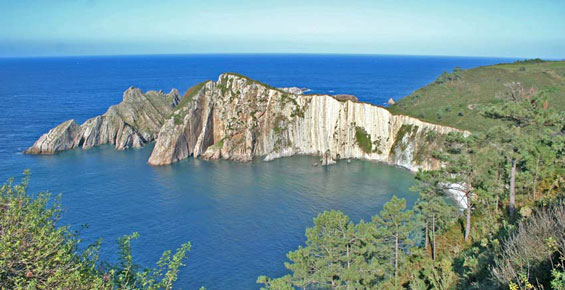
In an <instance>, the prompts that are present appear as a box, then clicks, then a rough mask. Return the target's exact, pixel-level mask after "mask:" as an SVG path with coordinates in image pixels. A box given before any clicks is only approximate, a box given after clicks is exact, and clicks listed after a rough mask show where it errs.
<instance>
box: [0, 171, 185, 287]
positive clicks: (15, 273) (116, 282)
mask: <svg viewBox="0 0 565 290" xmlns="http://www.w3.org/2000/svg"><path fill="white" fill-rule="evenodd" d="M28 183H29V173H28V172H26V173H25V177H24V178H23V180H22V182H21V183H20V184H17V185H14V183H13V179H10V180H8V181H7V182H6V183H5V184H4V185H2V187H1V188H0V289H171V288H172V285H173V282H174V281H176V279H177V275H178V270H179V268H180V267H181V266H183V260H185V258H186V255H187V253H188V251H189V250H190V243H185V244H183V245H182V246H181V247H180V248H179V249H178V250H177V251H176V253H175V254H174V255H172V253H171V251H166V252H165V253H163V256H162V257H161V259H160V260H159V262H158V263H157V266H158V267H157V268H154V269H143V268H142V267H141V266H139V265H136V264H134V263H133V258H132V255H131V247H130V241H131V240H132V239H136V238H137V237H139V234H137V233H134V234H132V235H130V236H124V237H123V238H120V240H119V247H120V259H119V263H117V264H110V263H108V262H100V261H99V260H98V257H99V249H100V245H101V240H98V241H97V242H96V243H94V244H92V245H89V246H88V247H86V249H85V250H79V244H80V238H79V236H78V233H77V232H73V231H71V230H70V229H69V227H68V226H58V225H57V223H58V221H59V220H60V218H61V203H60V197H57V198H56V199H54V200H53V199H52V198H51V195H50V194H49V193H46V192H42V193H39V194H37V195H35V196H32V195H30V194H28Z"/></svg>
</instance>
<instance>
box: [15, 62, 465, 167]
mask: <svg viewBox="0 0 565 290" xmlns="http://www.w3.org/2000/svg"><path fill="white" fill-rule="evenodd" d="M452 131H458V130H457V129H453V128H450V127H445V126H439V125H434V124H430V123H426V122H422V121H420V120H418V119H415V118H411V117H407V116H401V115H392V114H391V113H390V112H389V111H388V110H386V109H384V108H382V107H378V106H375V105H371V104H366V103H360V102H358V101H357V99H356V98H355V97H352V96H346V97H336V96H328V95H304V94H301V93H298V91H297V90H295V89H284V88H283V89H277V88H274V87H271V86H269V85H266V84H263V83H260V82H258V81H255V80H252V79H249V78H247V77H245V76H241V75H238V74H231V73H229V74H222V75H220V77H219V79H218V80H217V81H216V82H214V81H207V82H203V83H200V84H198V85H196V86H194V87H192V88H191V89H189V90H188V91H187V93H186V94H185V95H184V97H183V99H182V100H179V95H178V92H177V91H172V92H171V93H169V94H162V93H158V92H147V93H145V94H143V93H142V92H141V91H139V90H138V89H134V88H130V89H128V90H127V91H126V92H125V93H124V100H123V102H122V103H120V104H119V105H116V106H112V107H110V109H109V110H108V111H107V112H106V113H105V114H104V115H102V116H98V117H95V118H92V119H90V120H87V121H86V122H85V123H84V124H82V125H80V126H78V124H76V122H74V121H73V120H70V121H67V122H65V123H63V124H61V125H59V126H57V127H56V128H54V129H52V130H51V131H49V132H48V133H47V134H45V135H43V136H41V138H39V140H38V141H37V142H36V143H35V144H34V145H33V146H32V147H31V148H30V149H28V150H27V151H26V153H30V154H52V153H56V152H59V151H63V150H68V149H72V148H77V147H81V148H90V147H92V146H96V145H100V144H106V143H110V144H114V145H115V147H116V148H117V149H125V148H132V147H133V148H136V147H141V146H143V145H144V144H146V143H147V142H150V141H152V140H156V143H155V147H154V149H153V152H152V153H151V156H150V157H149V161H148V162H149V163H150V164H152V165H165V164H171V163H174V162H177V161H179V160H182V159H185V158H188V157H191V156H192V157H200V158H203V159H226V160H235V161H243V162H245V161H251V160H252V159H253V158H256V157H261V158H263V159H264V160H267V161H268V160H272V159H275V158H280V157H285V156H291V155H296V154H310V155H316V156H320V157H321V158H322V159H321V164H323V165H329V164H333V163H335V162H336V161H337V160H339V159H349V158H358V159H368V160H376V161H382V162H387V163H389V164H394V165H399V166H402V167H405V168H408V169H410V170H417V169H434V168H438V167H439V166H441V164H440V162H439V161H438V160H435V159H434V158H432V152H433V150H434V147H435V146H437V145H436V144H439V143H440V142H439V141H441V139H442V138H443V136H444V135H445V134H447V133H449V132H452Z"/></svg>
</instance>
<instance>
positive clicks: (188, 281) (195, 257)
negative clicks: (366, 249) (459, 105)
mask: <svg viewBox="0 0 565 290" xmlns="http://www.w3.org/2000/svg"><path fill="white" fill-rule="evenodd" d="M151 147H152V145H151V146H147V147H145V148H143V149H140V150H126V151H116V150H114V149H113V148H111V147H110V146H102V147H100V148H94V149H90V150H72V151H69V152H64V153H61V154H57V155H54V156H22V158H24V159H25V161H26V162H25V163H27V165H28V166H29V167H30V168H33V172H32V179H31V180H32V182H31V192H38V191H40V190H47V189H48V190H50V191H51V192H52V193H54V194H57V193H62V203H63V208H64V210H65V212H64V218H63V220H62V221H61V223H62V224H72V225H73V229H77V230H80V231H81V236H82V237H83V238H84V244H85V245H86V244H88V243H92V242H94V241H96V239H97V238H102V239H103V245H102V259H114V258H116V255H115V254H116V250H117V248H116V243H115V241H116V239H117V238H118V237H119V236H122V235H124V234H130V233H132V232H135V231H137V232H139V233H140V235H141V238H140V239H139V240H136V241H134V242H133V251H134V257H135V258H136V259H137V262H138V263H140V264H142V265H145V266H151V265H153V263H154V262H156V261H157V260H158V258H159V256H160V254H161V253H162V251H164V250H166V249H175V248H176V247H178V246H179V245H180V244H181V243H183V242H185V241H191V243H192V250H191V252H190V254H189V258H188V262H187V266H186V267H184V268H183V269H182V270H181V272H180V275H179V280H178V282H177V284H175V286H176V287H179V288H181V289H198V288H199V287H200V286H206V287H207V288H208V289H256V288H258V285H257V284H255V280H256V279H257V277H258V276H259V275H269V276H281V275H284V274H285V273H286V269H285V268H284V266H283V262H285V261H287V260H286V256H285V255H286V253H287V252H288V251H291V250H294V249H296V248H297V247H298V246H299V245H302V244H303V243H304V240H305V238H304V231H305V229H306V227H308V226H311V225H312V218H313V217H315V216H316V215H317V214H318V213H320V212H322V211H324V210H330V209H338V210H341V211H343V212H344V213H346V214H347V215H349V216H350V217H351V218H352V219H353V220H354V221H356V222H357V221H359V220H360V219H365V220H368V219H370V218H371V217H372V216H373V215H375V214H376V213H378V212H379V211H380V210H381V209H382V206H383V204H384V203H385V202H386V201H388V200H389V199H390V198H391V197H392V195H393V194H395V195H397V196H399V197H404V198H406V199H407V200H408V202H409V206H411V205H412V204H413V202H414V201H415V200H416V198H417V195H416V194H415V193H413V192H410V191H409V187H410V186H411V185H412V184H413V176H412V175H411V174H410V173H409V172H408V171H406V170H404V169H400V168H396V167H393V166H389V165H385V164H381V163H376V162H369V161H359V160H351V163H348V162H346V161H341V162H339V163H338V164H336V165H333V166H330V167H313V166H312V164H313V163H314V162H316V161H319V160H317V159H318V158H316V157H312V156H295V157H289V158H282V159H277V160H274V161H270V162H264V161H260V160H258V161H253V162H251V163H237V162H230V161H221V160H220V161H203V160H198V159H193V158H190V159H187V160H184V161H181V162H179V163H178V164H174V165H171V166H164V167H152V166H149V165H148V164H147V157H148V156H149V154H150V153H151V149H152V148H151ZM82 224H87V225H88V227H87V228H84V229H81V225H82Z"/></svg>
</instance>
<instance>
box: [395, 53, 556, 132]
mask: <svg viewBox="0 0 565 290" xmlns="http://www.w3.org/2000/svg"><path fill="white" fill-rule="evenodd" d="M459 75H460V76H461V78H460V79H458V80H455V81H453V82H451V81H447V82H444V83H437V82H434V83H432V84H429V85H427V86H425V87H423V88H421V89H418V90H416V91H415V92H414V93H412V94H411V95H410V96H408V97H406V98H403V99H402V100H400V101H399V102H398V103H397V104H395V105H393V106H391V107H390V108H389V110H390V111H391V112H392V113H394V114H403V115H409V116H413V117H416V118H419V119H422V120H425V121H428V122H431V123H437V124H443V125H448V126H452V127H457V128H461V129H466V130H471V131H482V130H485V129H488V128H489V127H490V126H492V125H495V124H497V121H495V120H489V119H485V118H483V117H482V116H481V115H480V114H479V112H478V109H477V108H478V107H479V106H481V105H485V104H490V103H493V102H496V101H497V98H496V97H495V96H496V95H497V94H500V93H501V92H503V91H504V89H505V88H504V84H505V83H509V82H520V83H521V84H522V86H523V87H524V88H525V89H529V88H537V89H538V90H546V93H545V96H547V97H548V100H549V104H550V106H552V107H554V108H555V109H557V110H565V61H558V62H557V61H556V62H543V63H512V64H498V65H493V66H485V67H479V68H474V69H470V70H464V71H461V72H460V73H459Z"/></svg>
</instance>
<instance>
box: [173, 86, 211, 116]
mask: <svg viewBox="0 0 565 290" xmlns="http://www.w3.org/2000/svg"><path fill="white" fill-rule="evenodd" d="M208 82H209V81H204V82H201V83H199V84H197V85H194V86H192V87H191V88H190V89H188V90H187V91H186V93H184V96H183V97H182V100H181V101H180V103H179V104H178V105H177V107H176V108H175V110H178V109H180V108H184V107H185V106H186V105H187V104H189V103H190V102H192V99H193V98H194V97H195V96H196V94H198V93H200V91H201V90H202V88H203V87H204V86H205V85H206V83H208Z"/></svg>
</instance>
